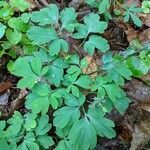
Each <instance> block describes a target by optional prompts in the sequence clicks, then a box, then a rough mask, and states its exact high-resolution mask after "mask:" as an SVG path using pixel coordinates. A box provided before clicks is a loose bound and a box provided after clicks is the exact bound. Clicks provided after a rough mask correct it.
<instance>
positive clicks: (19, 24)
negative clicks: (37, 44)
mask: <svg viewBox="0 0 150 150" xmlns="http://www.w3.org/2000/svg"><path fill="white" fill-rule="evenodd" d="M8 25H9V26H10V27H11V28H13V29H16V30H19V31H22V32H26V31H27V30H28V28H29V25H27V24H26V23H24V22H23V21H22V20H21V18H19V17H18V18H15V17H13V18H10V19H9V21H8Z"/></svg>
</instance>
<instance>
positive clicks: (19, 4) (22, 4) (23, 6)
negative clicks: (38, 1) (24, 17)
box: [10, 0, 30, 12]
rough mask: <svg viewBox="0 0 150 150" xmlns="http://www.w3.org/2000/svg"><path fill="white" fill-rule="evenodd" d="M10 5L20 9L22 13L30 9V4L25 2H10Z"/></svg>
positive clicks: (11, 0)
mask: <svg viewBox="0 0 150 150" xmlns="http://www.w3.org/2000/svg"><path fill="white" fill-rule="evenodd" d="M10 5H11V6H12V7H15V8H18V9H19V10H20V11H22V12H23V11H25V10H26V9H27V8H29V7H30V5H29V3H28V2H27V1H25V0H10Z"/></svg>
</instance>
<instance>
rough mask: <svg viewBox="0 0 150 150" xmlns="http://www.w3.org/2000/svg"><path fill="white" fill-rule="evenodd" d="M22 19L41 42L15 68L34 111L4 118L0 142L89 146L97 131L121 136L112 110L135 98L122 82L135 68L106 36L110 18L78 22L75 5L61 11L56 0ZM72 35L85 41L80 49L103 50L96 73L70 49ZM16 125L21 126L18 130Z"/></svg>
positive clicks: (17, 145)
mask: <svg viewBox="0 0 150 150" xmlns="http://www.w3.org/2000/svg"><path fill="white" fill-rule="evenodd" d="M21 19H22V20H23V21H24V22H26V23H28V24H29V25H30V29H29V30H28V31H27V33H26V35H27V37H28V38H29V40H30V41H31V42H32V45H33V46H36V47H38V51H36V52H35V53H34V54H33V55H30V56H24V57H20V58H18V59H17V60H16V61H15V62H14V64H13V67H12V68H11V72H12V73H13V74H14V75H16V76H18V77H21V79H20V80H19V82H18V84H17V86H18V87H19V88H28V89H30V91H31V92H30V94H29V95H28V96H27V97H26V101H25V107H26V110H27V111H28V113H27V114H25V115H23V116H22V115H21V114H20V113H19V112H15V114H14V116H13V117H12V118H11V119H10V120H8V121H7V122H5V121H2V122H1V123H0V125H1V132H2V133H3V134H5V136H1V137H0V142H1V143H2V144H4V145H5V146H7V147H9V148H12V147H13V148H14V149H20V150H21V149H25V150H26V149H27V150H28V149H29V150H32V149H35V150H38V149H41V148H42V149H48V148H49V147H51V146H53V147H51V148H52V149H53V148H55V149H56V150H61V149H63V150H70V149H71V150H88V149H93V148H95V146H96V142H97V136H100V137H107V138H113V137H115V136H116V133H115V130H114V127H115V124H114V122H113V121H111V120H110V119H108V118H106V114H107V113H110V112H111V110H112V109H114V108H115V109H117V111H119V113H121V114H123V113H124V112H125V110H126V108H127V107H128V105H129V102H130V100H129V99H128V98H127V97H126V94H125V92H124V91H123V89H122V86H123V85H124V81H125V80H130V79H131V76H132V74H133V72H132V70H131V69H130V68H129V65H128V64H129V62H128V57H126V55H121V54H120V55H114V56H113V55H112V54H111V52H110V51H109V44H108V42H107V40H106V39H104V38H102V37H101V34H102V33H103V32H104V30H105V29H106V28H107V23H106V22H105V21H100V17H99V15H98V14H95V13H90V14H88V15H86V16H85V17H84V18H83V19H82V20H83V21H81V22H78V20H77V13H76V12H75V10H74V9H73V8H65V9H64V10H62V11H61V12H60V11H59V9H58V7H57V6H56V5H54V4H52V5H49V6H48V7H46V8H43V9H41V10H40V11H36V12H33V13H28V14H27V13H25V14H23V15H22V16H21ZM68 38H74V39H76V40H78V39H80V40H82V41H83V42H82V44H81V45H80V46H79V47H77V48H76V49H75V51H76V50H78V49H79V48H80V47H82V48H83V49H84V51H85V52H87V53H88V54H89V55H93V54H94V52H95V50H97V51H98V52H100V53H102V54H103V57H102V64H103V65H102V67H101V68H100V67H99V68H98V69H97V75H96V76H95V77H94V78H93V77H92V76H91V75H90V74H87V73H85V71H83V70H84V69H86V68H87V67H88V66H89V62H88V60H87V57H84V58H80V57H79V56H78V55H77V54H72V53H70V51H71V50H70V48H69V44H70V43H68V41H67V39H68ZM132 54H133V53H132ZM129 56H130V54H129ZM130 58H132V57H130ZM48 115H49V117H50V119H49V117H48ZM6 123H7V126H8V127H7V128H6V125H5V124H6ZM16 125H17V126H16ZM15 126H16V127H17V129H18V130H16V131H15V133H14V132H13V130H12V128H16V127H15ZM18 126H19V127H18ZM51 126H53V128H51ZM54 132H55V133H56V135H54V134H53V133H54ZM10 133H11V134H10ZM56 141H57V142H56Z"/></svg>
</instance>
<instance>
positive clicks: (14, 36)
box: [6, 29, 22, 45]
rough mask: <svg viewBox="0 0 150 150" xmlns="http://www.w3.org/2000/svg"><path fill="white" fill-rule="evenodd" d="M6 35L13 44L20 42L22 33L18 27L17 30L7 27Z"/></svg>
mask: <svg viewBox="0 0 150 150" xmlns="http://www.w3.org/2000/svg"><path fill="white" fill-rule="evenodd" d="M6 37H7V39H8V40H9V42H10V43H11V44H13V45H16V44H18V43H19V42H20V40H21V38H22V33H21V32H19V31H17V30H16V29H15V30H11V29H7V30H6Z"/></svg>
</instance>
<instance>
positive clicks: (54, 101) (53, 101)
mask: <svg viewBox="0 0 150 150" xmlns="http://www.w3.org/2000/svg"><path fill="white" fill-rule="evenodd" d="M49 101H50V104H51V106H52V108H53V109H57V108H58V106H59V103H58V100H57V98H56V97H54V96H51V97H50V98H49Z"/></svg>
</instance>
